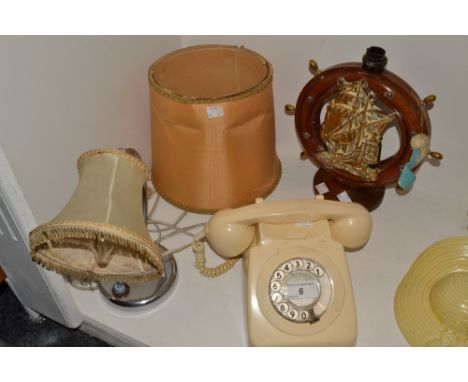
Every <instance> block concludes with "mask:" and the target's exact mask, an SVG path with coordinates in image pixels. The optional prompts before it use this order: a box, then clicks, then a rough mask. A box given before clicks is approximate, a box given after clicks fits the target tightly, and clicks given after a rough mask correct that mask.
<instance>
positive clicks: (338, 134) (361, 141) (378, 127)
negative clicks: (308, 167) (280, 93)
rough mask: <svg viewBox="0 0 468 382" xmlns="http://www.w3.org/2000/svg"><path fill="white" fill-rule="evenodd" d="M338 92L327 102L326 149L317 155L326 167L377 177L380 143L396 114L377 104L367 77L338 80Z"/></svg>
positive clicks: (322, 133) (323, 134)
mask: <svg viewBox="0 0 468 382" xmlns="http://www.w3.org/2000/svg"><path fill="white" fill-rule="evenodd" d="M337 83H338V87H339V89H340V91H339V93H338V95H337V96H336V97H335V98H334V99H333V100H332V101H331V102H330V103H329V104H328V107H327V111H326V114H325V119H324V122H323V123H322V126H321V128H320V137H321V138H322V141H323V142H324V144H325V146H326V148H327V151H322V152H319V153H317V154H316V158H317V160H318V161H319V162H320V163H322V164H323V165H324V166H325V167H326V168H335V169H340V170H344V171H347V172H349V173H351V174H354V175H357V176H359V177H360V178H361V179H363V180H364V181H366V182H373V181H375V180H376V179H377V175H378V170H377V169H375V168H372V167H371V166H372V165H375V164H377V163H378V162H379V158H380V147H381V145H380V142H381V140H382V135H383V133H384V132H385V130H386V129H387V128H388V127H389V124H390V123H391V122H392V121H393V119H394V118H395V116H396V113H395V112H391V113H388V112H385V111H384V110H382V109H380V108H379V107H377V106H376V105H375V98H374V95H373V94H372V92H371V91H370V90H369V89H368V86H367V82H366V81H365V80H361V81H354V82H347V81H346V80H345V79H344V78H343V77H340V78H338V80H337Z"/></svg>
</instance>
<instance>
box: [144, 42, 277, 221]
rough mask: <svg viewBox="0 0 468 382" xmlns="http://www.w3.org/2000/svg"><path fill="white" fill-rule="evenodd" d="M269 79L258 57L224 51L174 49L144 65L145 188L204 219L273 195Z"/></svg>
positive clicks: (274, 157)
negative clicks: (148, 139) (147, 115)
mask: <svg viewBox="0 0 468 382" xmlns="http://www.w3.org/2000/svg"><path fill="white" fill-rule="evenodd" d="M272 72H273V71H272V67H271V64H270V63H269V62H268V61H267V60H265V58H263V57H262V56H260V55H259V54H258V53H256V52H253V51H251V50H249V49H245V48H243V47H236V46H228V45H199V46H192V47H189V48H184V49H180V50H177V51H175V52H172V53H170V54H168V55H166V56H164V57H161V58H160V59H159V60H157V61H156V62H155V63H154V64H153V65H151V67H150V68H149V71H148V78H149V84H150V98H151V126H152V155H153V156H152V159H153V166H152V181H153V184H154V186H155V188H156V189H157V191H158V192H159V194H160V195H161V196H163V197H164V198H165V199H166V200H168V201H169V202H170V203H172V204H174V205H176V206H178V207H181V208H183V209H185V210H188V211H194V212H202V213H212V212H215V211H217V210H220V209H223V208H232V207H239V206H242V205H245V204H250V203H253V202H254V201H255V199H256V198H258V197H265V196H267V195H268V194H270V193H271V192H272V191H273V190H274V188H275V187H276V185H277V184H278V182H279V179H280V177H281V163H280V161H279V159H278V156H277V154H276V150H275V120H274V106H273V89H272Z"/></svg>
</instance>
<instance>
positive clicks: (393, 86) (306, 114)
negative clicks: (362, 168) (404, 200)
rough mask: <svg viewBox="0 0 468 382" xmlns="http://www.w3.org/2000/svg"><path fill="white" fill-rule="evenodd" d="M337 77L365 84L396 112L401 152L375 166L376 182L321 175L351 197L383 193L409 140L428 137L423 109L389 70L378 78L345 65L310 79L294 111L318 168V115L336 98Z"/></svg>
mask: <svg viewBox="0 0 468 382" xmlns="http://www.w3.org/2000/svg"><path fill="white" fill-rule="evenodd" d="M339 77H343V78H345V80H346V81H359V80H366V81H367V83H368V87H369V89H370V90H372V91H373V92H374V93H375V94H376V97H377V98H378V99H379V101H380V102H381V103H382V104H383V105H384V106H385V107H387V108H388V109H390V110H395V111H397V112H398V117H397V119H396V128H397V129H398V130H399V135H400V148H399V150H398V152H397V153H395V154H394V155H393V156H391V157H389V158H387V159H385V160H383V161H381V162H379V163H378V164H377V165H375V166H374V167H375V168H378V170H379V174H378V176H377V180H376V181H375V182H366V181H364V180H362V179H361V178H360V177H358V176H356V175H353V174H350V173H347V172H345V171H343V170H338V169H327V170H324V171H326V172H328V173H329V174H330V175H331V176H332V177H334V178H336V180H337V181H338V182H339V183H342V184H343V185H345V186H347V187H348V189H349V190H350V192H351V193H354V191H353V190H356V189H359V188H361V187H364V188H378V189H382V188H384V187H385V186H388V185H391V184H394V183H396V182H397V181H398V178H399V176H400V171H401V167H402V166H403V165H404V164H405V163H406V162H407V161H408V160H409V159H410V157H411V146H410V139H411V137H412V136H413V135H414V134H417V133H424V134H426V135H428V136H429V137H430V128H431V126H430V121H429V116H428V114H427V111H426V109H425V108H424V107H421V105H422V101H421V99H420V97H419V96H418V94H417V93H416V92H415V91H414V90H413V89H412V88H411V86H409V85H408V84H407V83H406V82H405V81H403V80H402V79H401V78H400V77H398V76H397V75H395V74H393V73H392V72H390V71H388V70H384V71H383V73H380V74H376V73H368V72H366V71H365V70H364V69H363V68H362V64H361V63H345V64H340V65H336V66H333V67H331V68H329V69H327V70H325V71H323V72H321V73H319V74H318V75H316V76H315V77H314V78H312V79H311V80H310V81H309V82H308V83H307V84H306V85H305V86H304V88H303V89H302V91H301V93H300V95H299V98H298V100H297V103H296V111H295V124H296V132H297V134H298V136H299V139H300V141H301V143H302V145H303V147H304V149H305V151H306V152H307V154H308V155H309V157H310V159H311V160H312V161H313V162H314V163H315V164H316V165H317V166H318V167H321V164H320V163H319V162H318V161H317V160H316V158H315V155H316V154H317V153H318V152H320V151H323V150H325V145H324V143H323V142H322V140H321V138H320V113H321V111H322V108H323V107H324V106H325V105H326V104H327V102H329V101H330V100H331V99H332V98H334V97H335V96H336V94H337V92H338V88H337V79H338V78H339ZM387 92H391V93H392V98H391V99H388V98H387V97H386V96H385V94H386V93H387ZM421 122H422V123H421ZM306 135H308V137H306ZM362 192H364V193H365V191H362ZM371 194H372V193H371ZM350 196H351V195H350ZM382 198H383V195H382ZM353 200H354V199H353ZM380 201H381V200H380ZM379 204H380V202H379Z"/></svg>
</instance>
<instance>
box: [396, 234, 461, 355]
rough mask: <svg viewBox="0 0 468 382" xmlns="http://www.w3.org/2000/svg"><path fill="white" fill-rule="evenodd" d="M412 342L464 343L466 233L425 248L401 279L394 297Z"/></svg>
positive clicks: (405, 332)
mask: <svg viewBox="0 0 468 382" xmlns="http://www.w3.org/2000/svg"><path fill="white" fill-rule="evenodd" d="M394 309H395V317H396V319H397V322H398V325H399V327H400V330H401V332H402V333H403V335H404V336H405V338H406V340H407V341H408V343H409V344H410V345H412V346H468V237H453V238H449V239H445V240H442V241H439V242H437V243H435V244H433V245H432V246H430V247H429V248H427V249H426V250H425V251H424V252H423V253H422V254H421V255H420V256H419V257H418V258H417V259H416V261H415V262H414V263H413V265H412V266H411V268H410V270H409V271H408V273H407V274H406V276H405V277H404V278H403V280H402V281H401V283H400V285H399V287H398V290H397V292H396V295H395V301H394Z"/></svg>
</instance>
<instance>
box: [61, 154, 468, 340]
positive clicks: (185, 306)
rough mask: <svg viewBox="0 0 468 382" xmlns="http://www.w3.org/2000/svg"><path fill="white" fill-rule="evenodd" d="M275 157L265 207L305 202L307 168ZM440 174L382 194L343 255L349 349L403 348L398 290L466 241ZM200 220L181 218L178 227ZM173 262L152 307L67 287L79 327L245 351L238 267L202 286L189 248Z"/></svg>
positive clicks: (456, 204)
mask: <svg viewBox="0 0 468 382" xmlns="http://www.w3.org/2000/svg"><path fill="white" fill-rule="evenodd" d="M278 153H279V156H280V159H281V161H282V165H283V176H282V179H281V182H280V184H279V185H278V187H277V189H276V190H275V192H274V193H273V194H272V195H271V196H270V197H269V198H268V200H275V199H295V198H297V199H301V198H310V197H312V196H313V193H312V178H313V174H314V173H315V171H316V168H315V167H314V165H313V164H312V163H311V162H310V161H308V160H306V161H301V160H299V152H298V151H296V150H295V149H291V148H289V150H286V149H281V148H279V149H278ZM442 163H443V162H442ZM442 166H443V164H442V165H441V166H440V167H439V168H437V167H434V166H431V164H429V163H425V164H424V165H423V166H422V168H421V170H420V171H419V173H418V175H417V176H418V179H417V180H416V183H415V186H414V188H413V190H412V191H411V192H410V193H409V194H407V195H404V196H400V195H398V194H397V193H396V192H395V190H394V189H388V190H387V192H386V194H385V198H384V200H383V203H382V204H381V206H380V207H379V208H378V209H377V210H375V211H373V212H372V217H373V232H372V235H371V237H370V240H369V242H368V243H367V245H366V246H365V247H364V248H362V249H361V250H359V251H356V252H348V261H349V267H350V271H351V276H352V281H353V286H354V295H355V299H356V309H357V316H358V339H357V343H356V345H357V346H407V343H406V341H405V339H404V337H403V336H402V334H401V333H400V331H399V329H398V325H397V323H396V320H395V318H394V313H393V298H394V295H395V291H396V289H397V287H398V284H399V283H400V281H401V279H402V278H403V277H404V275H405V274H406V272H407V271H408V269H409V267H410V266H411V264H412V263H413V261H414V260H415V259H416V258H417V256H418V255H419V254H420V253H421V252H422V251H423V250H424V249H425V248H427V247H428V246H429V245H431V244H433V243H434V242H436V241H438V240H441V239H443V238H446V237H450V236H459V235H466V234H467V231H466V230H467V225H468V219H467V203H466V200H454V199H451V198H450V197H449V196H445V195H444V194H441V193H440V191H438V190H439V189H440V185H439V184H436V182H434V181H433V180H434V179H436V177H437V173H438V172H439V171H441V170H442ZM460 166H461V165H460ZM451 173H452V174H455V173H456V171H452V172H451ZM433 184H434V185H435V186H436V187H432V185H433ZM179 213H180V210H178V209H176V208H175V207H173V206H171V205H169V204H167V203H165V202H164V203H162V205H160V206H159V207H158V210H157V215H156V216H154V217H155V218H156V219H160V220H169V221H173V220H174V218H175V217H176V216H177V215H178V214H179ZM208 218H209V216H207V215H196V214H189V215H188V216H187V217H186V218H185V220H184V222H186V223H195V222H200V221H206V220H207V219H208ZM185 242H187V238H186V237H178V238H177V239H171V240H169V241H168V242H167V243H165V242H163V244H165V245H166V246H167V247H169V248H175V247H176V246H179V245H181V244H184V243H185ZM175 257H176V260H177V266H178V271H179V272H178V277H177V281H176V284H175V286H174V287H173V288H172V290H171V291H170V293H169V294H168V295H167V296H165V297H164V299H163V300H162V301H161V302H160V303H158V304H156V305H155V306H148V307H146V308H143V309H141V310H137V311H129V310H128V309H123V308H118V307H115V306H113V305H111V304H110V303H108V302H107V301H105V300H104V298H103V297H102V296H101V294H100V292H98V291H94V292H90V291H82V290H78V289H75V288H73V287H70V291H71V293H72V295H73V297H74V300H75V302H76V304H77V305H78V308H79V310H80V311H81V313H82V314H83V316H84V317H85V322H86V324H87V325H90V326H92V327H95V329H97V331H98V333H99V332H101V333H102V334H103V337H104V338H105V335H104V333H107V334H109V335H112V336H113V337H117V338H119V339H121V340H122V341H123V342H124V343H128V344H137V345H150V346H245V345H247V344H248V343H247V327H246V313H245V312H246V307H245V301H244V291H245V279H244V274H243V269H242V263H241V262H238V263H237V264H236V266H235V267H234V269H233V270H231V271H230V272H228V273H227V274H225V275H223V276H221V277H219V278H217V279H207V278H204V277H202V276H201V275H199V273H198V271H197V270H196V269H195V268H194V255H193V253H192V251H191V249H190V248H188V249H186V250H184V251H183V252H181V253H178V254H176V255H175ZM207 259H208V261H207V265H208V266H213V265H216V264H219V263H220V261H221V260H220V258H219V257H218V256H217V255H216V254H214V253H213V252H212V251H211V250H209V249H207Z"/></svg>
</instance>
